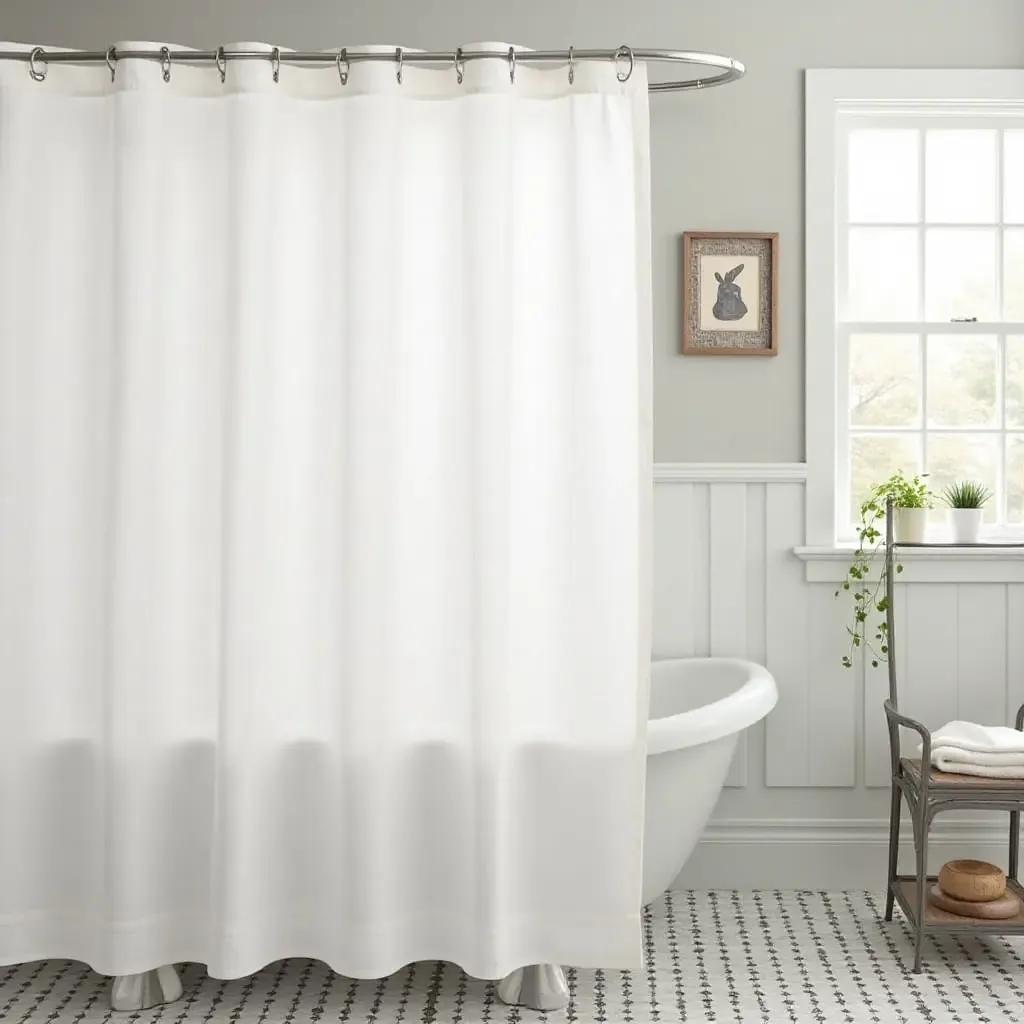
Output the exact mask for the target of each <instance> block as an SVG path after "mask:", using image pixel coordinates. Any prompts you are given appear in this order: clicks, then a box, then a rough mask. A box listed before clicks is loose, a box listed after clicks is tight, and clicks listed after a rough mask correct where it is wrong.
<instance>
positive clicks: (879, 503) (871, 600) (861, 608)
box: [835, 470, 932, 668]
mask: <svg viewBox="0 0 1024 1024" xmlns="http://www.w3.org/2000/svg"><path fill="white" fill-rule="evenodd" d="M927 475H928V474H927V473H922V474H915V475H914V476H912V477H907V476H906V475H905V474H904V473H903V471H902V470H897V471H896V472H895V473H893V475H892V476H891V477H889V479H888V480H885V481H883V482H882V483H880V484H876V485H875V486H874V487H872V488H871V491H870V492H869V494H868V496H867V497H866V498H865V499H864V501H862V502H861V504H860V522H859V524H858V526H857V550H856V551H854V553H853V561H852V562H851V563H850V567H849V569H847V570H846V577H845V578H844V579H843V582H842V583H841V584H840V586H839V589H838V590H837V591H836V592H835V596H836V597H838V596H839V595H840V594H842V593H848V594H850V596H851V597H852V599H853V624H852V625H850V626H847V627H846V632H847V633H848V634H849V636H850V646H849V649H848V650H847V652H846V654H844V655H843V665H844V667H846V668H852V667H853V659H854V655H855V654H856V653H857V651H858V649H860V648H863V649H864V655H865V657H869V658H870V659H871V666H872V668H878V665H879V663H880V662H883V661H885V660H886V659H887V657H888V654H889V636H888V631H889V626H888V623H887V621H886V611H887V610H888V607H889V604H888V599H887V598H886V596H885V574H886V570H885V562H884V560H883V561H882V563H881V569H880V571H879V573H878V578H877V579H876V580H872V579H871V566H872V563H873V561H874V558H875V556H876V555H877V554H878V550H879V548H881V547H882V546H883V545H884V544H885V510H886V505H887V503H888V500H889V499H890V498H892V504H893V507H894V508H930V507H931V503H932V495H931V491H929V489H928V485H927V484H926V483H925V482H924V477H925V476H927ZM893 567H894V569H895V571H896V572H897V573H901V572H903V566H902V565H901V564H900V563H899V562H898V561H897V562H895V563H894V566H893Z"/></svg>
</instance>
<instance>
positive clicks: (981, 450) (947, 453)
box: [928, 433, 1000, 524]
mask: <svg viewBox="0 0 1024 1024" xmlns="http://www.w3.org/2000/svg"><path fill="white" fill-rule="evenodd" d="M999 442H1000V436H999V434H932V433H929V434H928V486H929V487H930V488H931V489H932V490H933V491H934V492H935V493H936V494H939V495H941V494H942V492H943V490H944V489H945V488H946V487H948V486H949V485H950V484H952V483H955V482H956V481H957V480H976V481H977V482H978V483H980V484H983V485H984V486H985V487H987V488H988V489H989V490H990V491H991V492H992V495H993V497H992V498H991V499H990V500H989V503H988V504H987V505H986V506H985V517H984V518H985V522H987V523H991V522H995V520H996V518H997V516H998V513H999V506H998V503H997V502H996V500H995V493H996V466H997V465H998V464H999ZM929 519H930V520H931V521H932V522H934V523H937V524H945V523H946V522H948V520H949V517H948V516H947V514H946V506H945V505H944V503H943V502H942V501H941V500H940V501H938V502H936V507H935V508H934V509H932V511H931V513H930V515H929Z"/></svg>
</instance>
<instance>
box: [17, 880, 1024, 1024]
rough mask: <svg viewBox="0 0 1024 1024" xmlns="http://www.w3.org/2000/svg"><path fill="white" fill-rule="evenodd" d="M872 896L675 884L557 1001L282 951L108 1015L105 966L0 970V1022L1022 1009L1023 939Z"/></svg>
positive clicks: (806, 1018)
mask: <svg viewBox="0 0 1024 1024" xmlns="http://www.w3.org/2000/svg"><path fill="white" fill-rule="evenodd" d="M881 902H882V901H881V900H880V899H879V897H878V896H877V894H875V893H864V892H846V893H822V892H767V891H764V892H677V893H672V894H670V895H668V896H666V897H665V898H664V899H662V900H659V901H658V903H656V904H655V905H654V906H653V907H651V908H650V909H649V910H648V912H647V915H646V919H645V931H646V968H645V970H643V971H637V972H633V973H630V972H626V971H582V970H578V971H572V972H570V974H569V981H570V985H571V988H572V995H573V998H572V1002H571V1004H570V1005H569V1007H568V1009H566V1010H563V1011H559V1012H558V1013H550V1014H542V1013H534V1012H532V1011H528V1010H518V1009H512V1008H509V1007H507V1006H504V1005H503V1004H501V1003H500V1002H498V1000H497V998H496V996H495V993H494V987H493V986H492V985H489V984H487V983H485V982H481V981H474V980H472V979H469V978H467V977H466V976H465V975H464V974H462V972H461V971H459V970H458V969H457V968H455V967H453V966H451V965H447V964H414V965H412V966H410V967H408V968H406V969H405V970H403V971H400V972H399V973H397V974H395V975H393V976H392V977H390V978H386V979H384V980H382V981H380V982H372V981H362V982H353V981H350V980H348V979H346V978H343V977H340V976H338V975H336V974H333V973H331V971H329V970H328V969H327V968H326V967H325V966H324V965H323V964H322V963H319V962H317V961H310V960H286V961H282V962H280V963H275V964H271V965H270V966H268V967H267V968H265V969H264V970H263V971H261V972H260V973H259V974H256V975H253V976H252V977H250V978H242V979H239V980H237V981H217V980H214V979H212V978H208V977H207V976H206V974H205V972H204V970H203V968H201V967H199V966H198V965H195V964H187V965H185V966H184V967H183V969H182V980H183V982H184V986H185V994H184V995H183V996H182V998H181V999H179V1000H178V1001H177V1002H176V1003H172V1004H170V1005H167V1006H163V1007H158V1008H156V1009H154V1010H152V1011H146V1012H144V1013H139V1014H112V1013H111V1012H110V1011H109V1009H108V998H109V990H110V982H109V979H106V978H103V977H101V976H99V975H97V974H94V973H93V972H92V971H90V970H89V969H88V968H86V967H84V966H83V965H82V964H80V963H76V962H73V961H66V960H50V961H41V962H37V963H32V964H24V965H21V966H18V967H8V968H0V1020H2V1021H4V1022H5V1024H42V1022H44V1021H45V1022H47V1024H65V1022H67V1024H98V1022H100V1021H108V1022H110V1024H156V1022H159V1024H199V1022H202V1024H300V1022H301V1024H307V1022H309V1024H328V1022H351V1024H357V1022H358V1024H511V1022H517V1024H518V1022H522V1024H527V1022H529V1021H537V1022H538V1024H560V1022H562V1021H565V1022H566V1024H598V1022H600V1024H668V1022H673V1024H675V1022H683V1021H694V1022H696V1021H700V1022H704V1021H715V1022H736V1024H751V1022H758V1021H770V1022H772V1024H775V1022H786V1021H789V1022H799V1024H805V1022H821V1024H833V1022H834V1024H860V1022H862V1021H863V1022H865V1024H868V1022H870V1024H889V1022H903V1024H947V1022H956V1024H1002V1022H1010V1021H1013V1022H1019V1021H1021V1020H1024V939H1010V938H1007V939H1003V938H999V937H974V936H945V937H941V938H938V939H932V938H928V939H927V940H926V947H925V948H926V959H925V968H924V973H923V974H920V975H914V974H911V973H910V970H909V962H910V958H911V938H910V932H909V929H908V928H907V926H906V923H905V922H904V921H903V920H902V918H901V917H900V916H899V913H898V911H897V918H896V920H894V921H893V922H892V923H891V924H886V923H885V922H884V921H883V920H882V909H883V908H882V905H881Z"/></svg>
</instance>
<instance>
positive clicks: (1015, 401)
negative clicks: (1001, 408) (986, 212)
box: [1006, 335, 1024, 427]
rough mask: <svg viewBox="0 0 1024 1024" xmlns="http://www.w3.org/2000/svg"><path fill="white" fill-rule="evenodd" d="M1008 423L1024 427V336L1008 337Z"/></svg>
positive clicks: (1008, 424)
mask: <svg viewBox="0 0 1024 1024" xmlns="http://www.w3.org/2000/svg"><path fill="white" fill-rule="evenodd" d="M1006 425H1007V426H1008V427H1024V336H1021V335H1016V336H1015V335H1010V337H1008V338H1007V339H1006Z"/></svg>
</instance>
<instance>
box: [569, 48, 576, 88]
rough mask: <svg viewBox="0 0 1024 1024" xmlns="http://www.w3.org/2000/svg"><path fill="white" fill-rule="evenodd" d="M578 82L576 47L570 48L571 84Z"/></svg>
mask: <svg viewBox="0 0 1024 1024" xmlns="http://www.w3.org/2000/svg"><path fill="white" fill-rule="evenodd" d="M575 81H576V47H575V46H570V47H569V84H570V85H572V83H573V82H575Z"/></svg>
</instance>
